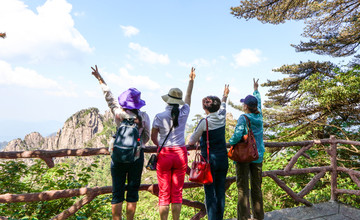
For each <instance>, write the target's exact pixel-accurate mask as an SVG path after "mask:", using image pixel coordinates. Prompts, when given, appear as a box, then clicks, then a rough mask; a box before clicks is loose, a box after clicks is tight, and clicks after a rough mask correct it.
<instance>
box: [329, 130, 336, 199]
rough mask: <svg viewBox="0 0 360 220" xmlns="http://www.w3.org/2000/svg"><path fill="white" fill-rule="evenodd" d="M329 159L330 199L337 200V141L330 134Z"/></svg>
mask: <svg viewBox="0 0 360 220" xmlns="http://www.w3.org/2000/svg"><path fill="white" fill-rule="evenodd" d="M330 140H331V144H330V161H331V201H336V200H337V192H336V191H337V160H336V156H337V152H336V148H337V142H336V139H335V136H334V135H331V136H330Z"/></svg>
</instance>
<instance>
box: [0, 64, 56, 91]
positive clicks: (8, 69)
mask: <svg viewBox="0 0 360 220" xmlns="http://www.w3.org/2000/svg"><path fill="white" fill-rule="evenodd" d="M1 84H3V85H17V86H21V87H27V88H36V89H49V88H59V85H58V84H57V82H56V81H54V80H52V79H48V78H45V77H44V76H42V75H40V74H38V73H37V72H36V71H34V70H30V69H26V68H23V67H15V68H12V66H11V65H10V64H9V63H7V62H5V61H1V60H0V85H1Z"/></svg>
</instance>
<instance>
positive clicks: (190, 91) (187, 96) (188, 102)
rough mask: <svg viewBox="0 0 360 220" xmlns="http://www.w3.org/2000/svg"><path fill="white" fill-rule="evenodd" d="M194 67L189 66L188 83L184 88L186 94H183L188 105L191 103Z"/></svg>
mask: <svg viewBox="0 0 360 220" xmlns="http://www.w3.org/2000/svg"><path fill="white" fill-rule="evenodd" d="M195 76H196V75H195V68H194V67H191V72H190V75H189V78H190V80H189V85H188V87H187V90H186V96H185V103H186V104H188V105H189V106H190V104H191V94H192V90H193V86H194V79H195Z"/></svg>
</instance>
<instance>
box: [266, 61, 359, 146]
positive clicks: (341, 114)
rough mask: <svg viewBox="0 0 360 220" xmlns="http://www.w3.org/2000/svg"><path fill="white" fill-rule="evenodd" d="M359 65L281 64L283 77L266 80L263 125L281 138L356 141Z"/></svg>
mask: <svg viewBox="0 0 360 220" xmlns="http://www.w3.org/2000/svg"><path fill="white" fill-rule="evenodd" d="M359 70H360V68H359V66H358V65H349V66H345V67H343V68H341V69H340V68H338V67H336V66H335V65H334V64H331V63H328V62H323V63H319V62H312V61H309V62H306V63H300V64H294V65H284V66H282V67H281V68H279V69H276V70H275V71H276V72H281V73H283V74H286V75H288V77H287V78H284V79H281V80H276V81H268V82H267V83H264V84H263V86H268V87H271V88H270V90H269V93H268V94H267V95H268V96H269V100H268V101H266V102H265V103H264V106H265V107H267V108H265V109H264V116H265V120H264V127H266V128H267V133H268V134H271V136H269V137H270V138H271V139H277V140H282V141H294V140H309V139H321V138H329V137H330V135H336V136H337V137H339V138H344V139H353V140H357V139H358V138H359V132H358V131H359V125H360V116H359V115H360V109H359V108H358V105H359V103H360V96H359V93H360V71H359Z"/></svg>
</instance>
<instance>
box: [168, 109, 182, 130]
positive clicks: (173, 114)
mask: <svg viewBox="0 0 360 220" xmlns="http://www.w3.org/2000/svg"><path fill="white" fill-rule="evenodd" d="M169 105H171V106H172V107H173V108H172V109H171V119H172V120H173V125H174V127H177V126H179V114H180V110H179V104H169Z"/></svg>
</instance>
